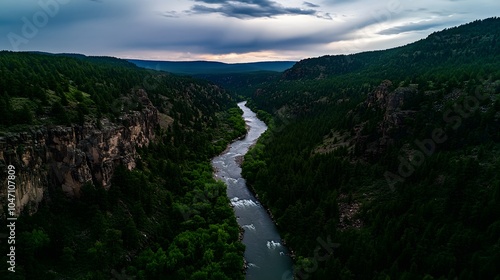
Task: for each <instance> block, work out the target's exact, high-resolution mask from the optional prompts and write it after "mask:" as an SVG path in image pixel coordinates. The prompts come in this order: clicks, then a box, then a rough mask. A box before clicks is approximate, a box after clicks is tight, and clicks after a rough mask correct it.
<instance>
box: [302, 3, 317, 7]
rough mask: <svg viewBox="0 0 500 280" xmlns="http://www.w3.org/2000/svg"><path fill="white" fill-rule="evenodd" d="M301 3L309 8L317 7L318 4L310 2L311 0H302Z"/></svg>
mask: <svg viewBox="0 0 500 280" xmlns="http://www.w3.org/2000/svg"><path fill="white" fill-rule="evenodd" d="M303 5H304V6H307V7H310V8H319V5H316V4H314V3H311V2H304V3H303Z"/></svg>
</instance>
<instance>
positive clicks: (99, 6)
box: [0, 0, 498, 61]
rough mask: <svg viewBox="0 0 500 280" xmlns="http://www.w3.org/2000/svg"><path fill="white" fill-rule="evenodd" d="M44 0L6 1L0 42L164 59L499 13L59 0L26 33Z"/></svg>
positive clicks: (384, 39)
mask: <svg viewBox="0 0 500 280" xmlns="http://www.w3.org/2000/svg"><path fill="white" fill-rule="evenodd" d="M41 2H43V3H54V2H60V3H63V2H64V1H62V0H41V1H38V0H37V1H0V49H7V50H15V49H19V50H38V51H47V52H78V53H83V54H88V55H114V56H122V57H129V58H133V57H135V58H146V59H148V58H155V59H165V60H179V59H200V57H204V58H209V57H211V56H212V55H213V56H221V57H222V56H224V55H227V57H228V60H232V61H238V60H239V59H244V61H248V60H251V59H257V60H264V59H266V56H269V57H272V56H274V57H282V58H284V59H289V60H295V59H300V58H305V57H311V56H319V55H323V54H336V53H352V52H359V51H365V50H374V49H385V48H389V47H395V46H400V45H404V44H407V43H410V42H413V41H416V40H418V39H421V38H422V37H423V36H425V35H423V33H422V32H418V31H424V33H425V32H428V33H430V32H432V31H437V30H440V29H442V28H445V27H451V26H456V25H458V24H462V23H466V22H470V21H473V20H475V19H479V18H486V17H491V16H495V15H496V11H498V3H497V0H477V2H470V1H459V2H455V3H456V5H449V3H450V2H449V1H435V0H422V2H420V1H419V2H417V1H410V2H407V1H404V2H403V1H401V6H400V9H397V10H395V9H393V7H392V6H391V5H388V2H385V1H381V2H378V1H369V0H355V1H351V0H349V1H347V0H300V1H295V2H293V3H295V4H290V3H291V2H287V1H286V0H176V1H165V0H148V1H137V0H115V1H110V0H97V1H93V0H85V1H76V0H71V1H67V4H61V5H60V7H59V10H58V11H57V12H54V15H53V16H52V15H50V17H49V19H48V22H47V23H46V24H43V26H39V27H38V28H37V29H38V30H37V32H36V34H35V35H33V36H31V35H30V36H25V35H24V33H23V30H24V29H26V28H25V26H26V22H25V20H24V18H26V19H27V20H28V21H30V22H34V21H33V18H34V16H36V15H37V13H40V12H43V11H44V10H43V9H42V8H41V7H40V6H39V4H38V3H41ZM286 3H289V4H286ZM186 11H187V12H186ZM221 15H222V16H221ZM282 15H292V16H294V15H306V16H300V17H290V16H288V17H282ZM318 18H324V19H330V20H320V19H318ZM241 19H244V20H241ZM11 33H15V34H16V35H19V36H22V37H23V38H21V39H22V41H20V43H19V44H18V48H14V45H15V44H13V43H12V42H11V40H10V39H11V38H10V37H9V34H11ZM28 35H29V34H28ZM384 35H396V36H384ZM234 54H237V55H236V56H235V55H234ZM255 54H258V55H255Z"/></svg>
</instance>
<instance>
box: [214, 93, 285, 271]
mask: <svg viewBox="0 0 500 280" xmlns="http://www.w3.org/2000/svg"><path fill="white" fill-rule="evenodd" d="M245 104H246V102H241V103H238V106H239V107H240V108H241V109H242V110H243V118H244V119H245V122H246V124H247V126H248V133H247V135H246V137H245V138H244V139H242V140H238V141H235V142H233V143H232V144H231V145H230V147H229V149H228V150H226V152H224V153H223V154H221V155H220V156H218V157H215V158H214V159H213V160H212V166H213V167H214V168H215V170H216V172H215V177H216V178H217V179H220V180H222V181H224V182H225V183H226V185H227V195H228V197H229V199H230V200H231V204H232V205H233V207H234V212H235V214H236V217H237V220H238V224H239V225H240V226H241V227H242V228H243V229H244V230H245V234H244V236H243V243H244V244H245V245H246V250H245V260H246V261H247V263H248V269H247V274H246V279H247V280H268V279H269V280H281V279H291V271H292V259H291V258H290V256H289V251H288V249H287V248H286V247H285V246H283V244H282V242H281V237H280V235H279V233H278V230H277V228H276V225H275V224H274V222H273V221H272V219H271V218H270V217H269V214H268V213H267V211H266V209H265V208H264V207H263V206H262V205H261V204H260V203H259V201H258V200H257V199H256V198H255V196H254V195H253V194H252V192H250V190H249V189H248V187H247V185H246V182H245V179H244V178H243V177H241V168H240V166H239V164H238V163H237V162H236V158H238V157H241V156H243V155H245V154H246V153H247V152H248V149H249V148H250V146H252V145H253V144H255V142H256V141H257V139H258V138H259V137H260V135H261V134H262V133H264V131H266V129H267V126H266V124H265V123H264V122H262V121H261V120H259V119H258V118H257V116H256V114H255V113H254V112H252V111H251V110H250V109H249V108H248V107H246V106H245Z"/></svg>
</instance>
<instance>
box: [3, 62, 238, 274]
mask: <svg viewBox="0 0 500 280" xmlns="http://www.w3.org/2000/svg"><path fill="white" fill-rule="evenodd" d="M0 73H1V76H0V106H1V108H0V114H1V116H0V133H1V135H0V140H1V143H0V144H2V145H4V144H5V142H4V141H5V139H7V138H8V139H9V141H15V139H18V138H19V137H18V136H17V135H21V134H22V135H27V134H29V133H32V131H36V129H40V128H42V127H49V128H54V127H69V126H71V127H74V128H78V129H81V128H82V126H85V127H91V128H92V129H96V131H98V130H99V129H102V128H103V127H104V128H105V127H106V126H110V123H115V124H120V123H121V122H124V120H125V118H124V116H126V115H127V114H129V113H131V112H142V110H143V105H144V102H143V101H142V100H138V99H137V95H136V94H135V93H136V92H142V91H144V92H145V93H146V94H147V97H144V98H146V99H149V100H151V102H152V103H153V104H154V106H155V107H156V108H157V109H158V112H159V114H158V115H159V120H158V126H157V127H156V129H155V139H154V141H153V142H152V143H151V144H150V145H149V146H148V147H142V148H137V149H138V153H139V157H138V158H137V159H136V168H135V169H134V170H129V169H127V168H126V167H125V166H119V167H118V168H117V169H116V170H114V173H113V178H112V179H111V185H110V186H108V187H107V188H109V189H105V188H104V187H103V186H101V185H98V184H96V183H95V182H97V181H98V180H91V181H88V182H87V184H85V185H84V186H83V187H82V188H81V189H80V192H79V193H78V194H77V197H74V198H69V197H67V196H66V195H65V194H64V193H63V190H62V189H61V186H60V185H55V184H54V182H55V181H56V180H54V178H52V179H51V178H48V179H47V178H37V179H38V180H41V181H46V182H48V185H47V186H46V188H44V200H43V201H42V202H41V203H40V205H39V208H38V209H37V211H36V213H35V214H33V215H28V213H22V214H21V216H20V217H19V218H18V220H17V222H16V237H17V239H16V266H15V270H16V273H11V274H9V275H6V274H5V273H2V276H10V277H11V278H10V279H165V277H166V275H168V278H169V279H217V280H219V279H242V278H243V271H242V267H243V252H244V245H242V244H241V242H240V241H239V228H238V225H237V223H236V219H235V216H234V212H233V210H232V208H231V207H230V203H229V200H228V199H227V196H226V189H225V185H224V184H222V183H220V182H216V181H215V180H214V179H213V177H212V168H211V166H210V162H209V160H210V158H211V157H213V156H215V155H217V154H218V153H220V152H221V151H222V150H224V149H225V147H226V145H227V144H228V142H229V141H231V140H233V139H234V138H236V137H238V136H240V135H242V134H244V133H245V131H246V130H245V124H244V122H243V120H242V119H241V110H239V109H238V108H237V107H236V106H235V104H234V101H233V100H232V99H231V98H230V96H229V95H228V93H227V92H226V91H225V90H223V89H221V88H220V87H218V86H216V85H214V84H211V83H208V82H205V81H201V80H197V79H193V78H187V77H178V76H174V75H172V74H168V73H165V72H157V71H150V70H145V69H141V68H138V67H136V66H134V65H133V64H131V63H128V62H126V61H124V60H119V59H115V58H105V57H85V56H80V55H63V56H54V55H49V54H35V53H13V52H0ZM35 128H36V129H35ZM78 129H76V131H77V130H78ZM19 133H21V134H19ZM96 135H99V134H96ZM16 137H17V138H16ZM23 137H24V136H23ZM12 139H14V140H12ZM151 140H153V139H151ZM75 146H76V145H75ZM24 148H28V147H22V148H19V149H18V151H3V152H5V154H4V153H2V155H9V156H8V157H7V156H5V157H3V158H2V159H0V165H1V166H3V167H2V168H3V170H7V169H6V166H7V165H9V164H12V165H14V166H15V167H16V168H17V171H18V174H19V173H21V172H29V170H22V171H21V170H20V168H21V166H25V165H26V164H28V163H26V162H24V163H23V161H25V160H26V158H29V157H26V158H25V157H23V155H24V151H23V150H24ZM74 148H75V147H74V146H73V147H69V146H68V147H66V148H65V149H67V150H71V149H74ZM47 154H48V152H47ZM54 160H57V159H54ZM45 168H47V169H49V170H50V169H51V168H57V167H56V165H55V163H54V164H53V165H51V166H46V167H45ZM4 175H5V174H4ZM4 175H2V182H4V179H6V178H4ZM5 176H6V175H5ZM17 183H18V184H19V183H20V182H17ZM5 201H7V200H5ZM1 207H2V208H4V210H6V207H7V205H6V204H4V202H3V201H2V205H1ZM4 213H7V211H4ZM3 219H5V217H3ZM5 230H6V229H5V228H4V229H2V234H3V232H4V231H5ZM5 236H6V235H5ZM0 246H1V247H2V251H4V252H7V251H8V250H7V249H8V248H7V246H8V244H7V242H2V243H1V245H0ZM1 259H2V262H3V263H4V265H3V266H4V268H3V269H4V270H7V268H6V267H5V266H6V264H7V256H6V255H5V254H4V255H3V257H2V258H1ZM2 279H3V278H2Z"/></svg>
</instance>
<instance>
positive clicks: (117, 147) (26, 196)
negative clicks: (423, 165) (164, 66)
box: [0, 90, 158, 216]
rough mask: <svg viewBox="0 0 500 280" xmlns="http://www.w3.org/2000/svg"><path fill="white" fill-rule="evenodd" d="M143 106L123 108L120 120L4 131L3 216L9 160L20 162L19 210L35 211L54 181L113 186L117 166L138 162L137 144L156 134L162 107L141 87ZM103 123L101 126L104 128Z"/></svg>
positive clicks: (66, 186)
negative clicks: (18, 131) (6, 132)
mask: <svg viewBox="0 0 500 280" xmlns="http://www.w3.org/2000/svg"><path fill="white" fill-rule="evenodd" d="M136 94H137V95H138V97H139V101H140V102H142V104H143V109H142V111H140V112H139V111H133V112H129V113H126V114H123V115H122V116H121V117H120V118H119V120H118V121H117V122H114V123H111V122H109V121H108V120H106V119H103V120H101V125H99V126H97V125H96V124H89V123H86V124H85V125H84V126H78V125H72V126H71V127H69V126H43V127H33V128H31V129H30V130H29V131H27V132H22V133H9V134H8V135H6V136H4V137H0V170H1V171H2V172H1V173H0V174H1V175H0V182H1V183H2V186H1V188H0V206H2V207H0V208H1V209H0V216H3V215H4V213H3V211H4V209H3V208H4V207H3V205H5V202H6V201H7V197H6V196H7V187H6V186H7V182H6V179H7V178H6V175H7V174H6V172H7V165H9V164H12V165H14V166H15V168H16V211H17V213H18V214H19V213H20V212H21V211H23V210H24V209H25V208H27V211H28V212H29V213H34V212H36V210H37V207H38V204H39V203H40V202H41V201H42V199H43V198H44V197H45V196H47V195H48V186H49V185H53V186H55V187H60V188H62V190H63V191H64V192H65V193H66V194H67V195H68V196H78V195H79V193H80V188H81V186H82V185H83V184H85V183H86V182H94V183H95V184H100V185H102V186H103V187H105V188H109V184H110V179H111V177H112V175H113V171H114V168H115V167H116V166H117V165H119V164H125V165H126V166H127V167H128V168H129V169H133V168H134V167H135V160H136V158H137V153H136V147H142V146H147V145H148V144H149V143H150V141H152V140H153V139H154V137H155V135H154V129H155V127H156V126H157V125H158V111H157V109H156V108H155V107H154V106H153V105H152V103H151V101H150V100H149V99H148V98H147V95H146V93H145V92H144V91H142V90H139V91H137V93H136ZM98 127H100V128H98Z"/></svg>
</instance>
